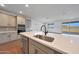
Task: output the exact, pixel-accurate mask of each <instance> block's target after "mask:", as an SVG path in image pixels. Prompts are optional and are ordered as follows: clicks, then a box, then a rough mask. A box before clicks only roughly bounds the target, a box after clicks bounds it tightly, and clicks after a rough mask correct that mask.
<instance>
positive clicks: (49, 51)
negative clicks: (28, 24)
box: [29, 39, 61, 54]
mask: <svg viewBox="0 0 79 59" xmlns="http://www.w3.org/2000/svg"><path fill="white" fill-rule="evenodd" d="M32 45H34V46H35V47H37V48H39V49H40V51H41V52H44V53H45V54H61V53H60V52H58V51H56V50H54V49H51V48H49V47H47V46H44V45H43V44H40V43H38V42H36V41H34V40H32V39H30V40H29V46H30V47H29V52H30V53H35V49H36V48H35V49H34V48H33V46H32ZM36 50H38V49H36ZM38 51H39V50H38ZM38 51H37V53H38Z"/></svg>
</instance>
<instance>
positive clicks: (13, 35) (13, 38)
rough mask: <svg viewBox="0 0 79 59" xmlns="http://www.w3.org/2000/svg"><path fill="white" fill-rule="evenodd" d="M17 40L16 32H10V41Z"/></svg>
mask: <svg viewBox="0 0 79 59" xmlns="http://www.w3.org/2000/svg"><path fill="white" fill-rule="evenodd" d="M17 39H18V34H17V31H13V32H10V40H11V41H12V40H17Z"/></svg>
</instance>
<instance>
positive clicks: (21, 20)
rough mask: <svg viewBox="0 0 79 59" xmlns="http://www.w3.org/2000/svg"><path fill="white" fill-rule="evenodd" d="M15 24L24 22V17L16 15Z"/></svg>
mask: <svg viewBox="0 0 79 59" xmlns="http://www.w3.org/2000/svg"><path fill="white" fill-rule="evenodd" d="M17 24H25V18H24V17H21V16H17Z"/></svg>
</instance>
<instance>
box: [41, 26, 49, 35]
mask: <svg viewBox="0 0 79 59" xmlns="http://www.w3.org/2000/svg"><path fill="white" fill-rule="evenodd" d="M43 27H44V28H45V30H44V31H43V32H44V33H45V35H46V34H47V33H48V31H47V30H46V26H45V25H42V26H41V31H42V28H43Z"/></svg>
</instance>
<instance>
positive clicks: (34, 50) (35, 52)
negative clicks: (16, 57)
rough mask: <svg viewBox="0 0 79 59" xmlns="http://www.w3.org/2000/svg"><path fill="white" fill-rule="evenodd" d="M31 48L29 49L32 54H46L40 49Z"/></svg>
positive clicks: (32, 46) (31, 46)
mask: <svg viewBox="0 0 79 59" xmlns="http://www.w3.org/2000/svg"><path fill="white" fill-rule="evenodd" d="M29 47H30V49H29V53H30V54H46V53H45V52H44V51H42V50H41V49H39V48H38V47H36V46H34V45H30V46H29Z"/></svg>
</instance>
